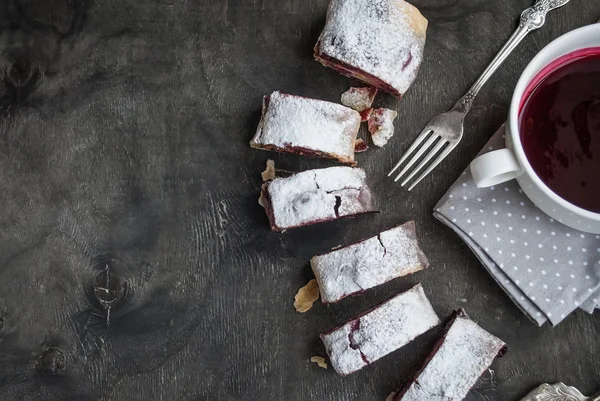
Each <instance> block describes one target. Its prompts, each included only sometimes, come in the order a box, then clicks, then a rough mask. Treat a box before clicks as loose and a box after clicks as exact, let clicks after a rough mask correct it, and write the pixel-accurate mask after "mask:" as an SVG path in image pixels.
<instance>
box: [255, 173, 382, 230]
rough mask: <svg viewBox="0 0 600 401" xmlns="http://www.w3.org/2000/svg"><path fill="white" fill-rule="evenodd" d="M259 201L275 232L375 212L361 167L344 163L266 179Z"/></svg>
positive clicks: (372, 199)
mask: <svg viewBox="0 0 600 401" xmlns="http://www.w3.org/2000/svg"><path fill="white" fill-rule="evenodd" d="M261 201H262V203H261V204H262V205H263V206H264V208H265V211H266V212H267V216H268V217H269V221H270V223H271V229H273V230H274V231H283V230H287V229H289V228H295V227H300V226H305V225H309V224H315V223H320V222H324V221H330V220H335V219H338V218H341V217H348V216H354V215H358V214H362V213H372V212H377V207H376V205H375V200H374V198H373V195H372V193H371V188H369V186H368V184H367V177H366V174H365V172H364V170H362V169H360V168H353V167H346V166H341V167H329V168H324V169H318V170H308V171H303V172H301V173H298V174H294V175H292V176H290V177H286V178H275V179H274V180H272V181H267V182H265V183H264V184H263V186H262V192H261Z"/></svg>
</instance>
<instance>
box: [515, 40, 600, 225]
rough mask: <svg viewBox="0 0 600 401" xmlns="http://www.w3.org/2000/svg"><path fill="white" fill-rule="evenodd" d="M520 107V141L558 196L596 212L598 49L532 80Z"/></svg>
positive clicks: (599, 207) (599, 182) (599, 186)
mask: <svg viewBox="0 0 600 401" xmlns="http://www.w3.org/2000/svg"><path fill="white" fill-rule="evenodd" d="M524 99H526V100H525V102H524V104H523V105H522V106H521V142H522V144H523V149H524V150H525V154H526V155H527V159H528V160H529V163H530V164H531V166H532V167H533V169H534V170H535V172H536V174H537V175H538V176H539V177H540V178H541V179H542V181H544V183H545V184H546V185H547V186H548V187H549V188H550V189H551V190H552V191H554V192H555V193H556V194H557V195H559V196H560V197H562V198H563V199H565V200H567V201H568V202H569V203H572V204H574V205H576V206H579V207H581V208H583V209H587V210H590V211H592V212H596V213H600V48H593V49H584V50H580V51H577V52H575V53H571V54H569V55H566V56H564V57H562V58H561V59H559V60H557V61H556V62H554V63H553V64H552V65H550V66H548V67H546V69H545V70H544V71H542V72H541V73H540V74H539V75H538V77H537V78H536V79H534V80H533V82H532V83H531V85H530V87H529V88H528V90H527V91H526V92H525V96H524Z"/></svg>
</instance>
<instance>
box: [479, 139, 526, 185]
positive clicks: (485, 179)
mask: <svg viewBox="0 0 600 401" xmlns="http://www.w3.org/2000/svg"><path fill="white" fill-rule="evenodd" d="M470 167H471V175H472V176H473V180H474V181H475V184H477V188H486V187H491V186H492V185H497V184H501V183H503V182H506V181H510V180H512V179H514V178H517V177H518V176H520V175H521V174H522V173H523V171H522V170H521V166H519V163H518V162H517V159H516V157H515V155H514V153H513V152H512V150H510V149H500V150H494V151H493V152H489V153H486V154H484V155H481V156H479V157H478V158H476V159H475V160H473V161H472V162H471V165H470Z"/></svg>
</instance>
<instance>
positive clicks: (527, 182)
mask: <svg viewBox="0 0 600 401" xmlns="http://www.w3.org/2000/svg"><path fill="white" fill-rule="evenodd" d="M593 47H600V24H594V25H589V26H586V27H583V28H579V29H576V30H574V31H571V32H569V33H567V34H565V35H563V36H561V37H560V38H558V39H556V40H555V41H553V42H552V43H550V44H549V45H548V46H546V47H545V48H544V49H543V50H542V51H541V52H540V53H539V54H538V55H537V56H536V57H535V58H534V59H533V60H532V61H531V62H530V63H529V65H528V66H527V68H526V69H525V71H524V72H523V74H522V75H521V78H520V79H519V82H518V83H517V87H516V89H515V92H514V94H513V98H512V102H511V105H510V111H509V117H508V122H507V124H506V148H505V149H500V150H496V151H493V152H489V153H486V154H484V155H482V156H479V157H478V158H476V159H475V160H473V162H471V166H470V167H471V173H472V175H473V179H474V181H475V183H476V184H477V186H478V187H480V188H483V187H489V186H492V185H497V184H500V183H502V182H506V181H509V180H512V179H515V178H516V179H517V182H518V183H519V185H520V186H521V188H522V189H523V192H524V193H525V194H526V195H527V196H528V197H529V199H531V200H532V201H533V203H535V205H536V206H537V207H539V208H540V209H541V210H542V211H543V212H544V213H546V214H547V215H549V216H550V217H552V218H554V219H555V220H557V221H559V222H561V223H563V224H565V225H567V226H569V227H572V228H575V229H577V230H580V231H585V232H589V233H594V234H600V213H594V212H591V211H589V210H586V209H582V208H580V207H578V206H576V205H573V204H572V203H569V202H567V201H566V200H564V199H563V198H561V197H560V196H558V195H557V194H556V193H554V192H553V191H552V190H551V189H550V188H548V187H547V186H546V184H545V183H544V182H543V181H542V180H541V179H540V178H539V177H538V176H537V174H536V173H535V171H534V170H533V168H532V167H531V165H530V164H529V161H528V160H527V157H526V156H525V152H524V150H523V146H522V144H521V136H520V134H519V112H520V107H521V101H522V100H523V96H524V94H525V91H526V90H527V88H528V86H529V84H530V83H531V82H532V80H533V79H534V78H536V76H537V75H538V74H539V73H540V72H541V71H542V70H543V69H544V67H546V66H548V65H550V64H552V62H553V61H556V60H557V59H559V58H561V57H563V56H566V55H568V54H569V53H572V52H574V51H577V50H581V49H587V48H593ZM590 174H600V172H598V171H590Z"/></svg>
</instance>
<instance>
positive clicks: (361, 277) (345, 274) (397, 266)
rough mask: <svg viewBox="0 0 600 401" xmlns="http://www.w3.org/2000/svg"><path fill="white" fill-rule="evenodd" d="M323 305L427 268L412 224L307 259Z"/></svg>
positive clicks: (427, 264)
mask: <svg viewBox="0 0 600 401" xmlns="http://www.w3.org/2000/svg"><path fill="white" fill-rule="evenodd" d="M310 265H311V267H312V269H313V272H314V273H315V276H316V278H317V281H318V282H319V289H320V291H321V299H322V301H323V302H324V303H328V302H337V301H339V300H340V299H342V298H344V297H347V296H348V295H352V294H356V293H360V292H363V291H366V290H367V289H369V288H373V287H375V286H378V285H380V284H383V283H386V282H388V281H390V280H393V279H395V278H398V277H402V276H406V275H409V274H412V273H414V272H416V271H419V270H423V269H425V268H426V267H428V266H429V263H428V261H427V258H426V257H425V254H424V253H423V251H422V250H421V248H420V247H419V242H418V240H417V233H416V230H415V223H414V221H410V222H408V223H406V224H403V225H401V226H399V227H395V228H392V229H390V230H387V231H384V232H382V233H380V234H378V235H377V236H375V237H372V238H369V239H366V240H364V241H361V242H358V243H356V244H353V245H349V246H346V247H343V248H339V249H336V250H334V251H331V252H329V253H326V254H324V255H318V256H315V257H313V258H312V259H311V260H310Z"/></svg>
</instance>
